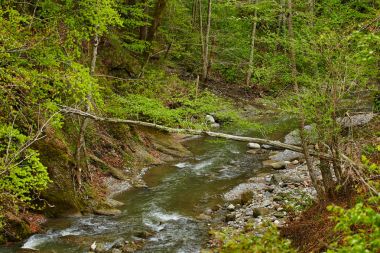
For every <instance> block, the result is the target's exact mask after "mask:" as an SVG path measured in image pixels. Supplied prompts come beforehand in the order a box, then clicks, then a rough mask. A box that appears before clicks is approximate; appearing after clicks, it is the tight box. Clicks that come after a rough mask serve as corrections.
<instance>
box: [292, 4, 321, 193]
mask: <svg viewBox="0 0 380 253" xmlns="http://www.w3.org/2000/svg"><path fill="white" fill-rule="evenodd" d="M292 11H293V3H292V0H288V15H289V16H288V32H289V40H290V61H291V71H292V78H293V83H294V91H295V93H296V95H300V91H299V87H298V81H297V75H298V73H297V65H296V52H295V42H294V39H295V38H294V32H293V14H292ZM297 97H298V101H297V104H298V107H299V109H300V122H299V124H300V126H299V128H300V137H301V143H302V149H303V153H304V155H305V160H306V165H307V168H308V172H309V175H310V179H311V181H312V183H313V186H314V188H315V189H316V190H317V192H318V195H320V196H322V195H323V190H322V188H321V187H320V185H319V183H318V177H317V173H316V171H315V166H314V163H313V161H312V159H311V157H310V153H309V148H308V143H307V138H306V136H305V114H304V109H303V106H302V102H301V100H300V97H299V96H297Z"/></svg>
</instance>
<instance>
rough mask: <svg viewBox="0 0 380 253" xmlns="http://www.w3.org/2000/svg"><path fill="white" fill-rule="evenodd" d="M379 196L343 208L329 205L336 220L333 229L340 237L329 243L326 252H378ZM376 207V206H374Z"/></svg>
mask: <svg viewBox="0 0 380 253" xmlns="http://www.w3.org/2000/svg"><path fill="white" fill-rule="evenodd" d="M379 204H380V197H374V198H371V199H370V200H369V202H368V203H363V202H360V203H357V204H356V205H355V206H354V207H353V208H351V209H348V210H345V209H344V208H342V207H339V206H330V207H329V208H328V209H329V210H330V211H332V212H333V213H334V214H335V216H334V217H333V219H334V220H336V221H337V225H336V226H335V230H336V231H337V232H338V233H341V234H342V238H341V239H340V240H338V241H336V242H334V243H332V244H331V245H330V247H331V249H329V250H328V251H327V252H331V253H332V252H340V253H345V252H347V253H348V252H357V253H362V252H379V251H380V213H379V210H378V207H379ZM376 207H377V208H376Z"/></svg>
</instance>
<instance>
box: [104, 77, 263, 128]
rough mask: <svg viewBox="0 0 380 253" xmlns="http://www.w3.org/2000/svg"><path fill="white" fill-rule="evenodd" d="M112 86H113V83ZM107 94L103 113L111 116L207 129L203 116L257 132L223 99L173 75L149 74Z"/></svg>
mask: <svg viewBox="0 0 380 253" xmlns="http://www.w3.org/2000/svg"><path fill="white" fill-rule="evenodd" d="M113 85H114V87H115V84H113ZM116 87H117V88H115V89H114V90H118V91H120V90H122V91H123V92H121V93H120V92H118V93H116V92H109V95H108V100H107V101H106V105H107V106H106V109H105V110H106V112H107V113H108V114H110V115H111V116H113V117H118V118H127V119H134V120H140V121H148V122H153V123H156V124H161V125H165V126H169V127H180V128H195V129H209V127H210V124H208V122H207V120H206V115H208V114H210V115H212V116H213V117H214V118H215V119H216V121H217V122H218V123H221V124H222V125H223V126H231V125H232V126H234V127H237V128H239V129H259V128H260V125H259V124H255V123H252V122H249V121H247V120H245V119H243V118H242V116H241V115H240V113H239V109H238V108H237V107H236V106H235V105H234V104H233V103H232V102H231V101H230V100H227V99H225V98H221V97H218V96H216V95H214V94H213V93H211V92H209V91H207V90H203V91H196V90H195V85H194V84H193V83H191V82H186V81H183V80H180V79H179V78H178V77H177V76H165V75H164V74H163V73H162V72H161V71H157V70H156V71H150V72H148V74H146V76H145V78H144V79H143V80H140V81H135V82H130V83H123V84H119V85H117V86H116Z"/></svg>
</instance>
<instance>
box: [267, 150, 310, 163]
mask: <svg viewBox="0 0 380 253" xmlns="http://www.w3.org/2000/svg"><path fill="white" fill-rule="evenodd" d="M303 157H304V155H303V154H301V153H298V152H295V151H291V150H288V149H287V150H284V151H282V152H279V153H278V154H276V155H272V156H270V157H269V159H271V160H273V161H293V160H296V159H301V158H303Z"/></svg>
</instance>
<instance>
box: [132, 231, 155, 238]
mask: <svg viewBox="0 0 380 253" xmlns="http://www.w3.org/2000/svg"><path fill="white" fill-rule="evenodd" d="M152 235H154V233H153V232H151V231H139V232H137V233H135V236H136V237H138V238H141V239H147V238H149V237H151V236H152Z"/></svg>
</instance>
